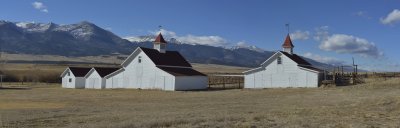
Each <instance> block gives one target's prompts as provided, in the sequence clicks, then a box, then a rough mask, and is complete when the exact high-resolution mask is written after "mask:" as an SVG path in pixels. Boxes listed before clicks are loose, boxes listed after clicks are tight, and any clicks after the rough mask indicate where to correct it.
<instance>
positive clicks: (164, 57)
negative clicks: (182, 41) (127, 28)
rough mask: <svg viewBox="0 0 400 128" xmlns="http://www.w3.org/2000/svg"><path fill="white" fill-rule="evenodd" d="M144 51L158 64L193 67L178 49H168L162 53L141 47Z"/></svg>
mask: <svg viewBox="0 0 400 128" xmlns="http://www.w3.org/2000/svg"><path fill="white" fill-rule="evenodd" d="M140 49H142V51H143V52H144V53H145V54H146V55H147V56H148V57H149V58H150V59H151V61H153V62H154V64H156V65H157V66H177V67H192V65H190V63H189V62H187V61H186V59H185V58H184V57H183V56H182V55H181V54H180V53H179V52H177V51H166V52H165V53H160V52H159V51H157V50H155V49H150V48H143V47H140Z"/></svg>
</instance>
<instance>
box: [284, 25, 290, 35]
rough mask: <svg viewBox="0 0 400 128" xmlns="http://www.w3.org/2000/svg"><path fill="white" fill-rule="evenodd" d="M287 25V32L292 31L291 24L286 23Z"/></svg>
mask: <svg viewBox="0 0 400 128" xmlns="http://www.w3.org/2000/svg"><path fill="white" fill-rule="evenodd" d="M285 26H286V29H287V33H290V24H289V23H286V24H285Z"/></svg>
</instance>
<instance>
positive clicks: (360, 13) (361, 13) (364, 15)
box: [354, 11, 372, 19]
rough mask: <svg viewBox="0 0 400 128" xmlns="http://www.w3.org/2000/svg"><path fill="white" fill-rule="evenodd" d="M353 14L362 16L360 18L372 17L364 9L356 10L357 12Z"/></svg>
mask: <svg viewBox="0 0 400 128" xmlns="http://www.w3.org/2000/svg"><path fill="white" fill-rule="evenodd" d="M354 15H355V16H358V17H362V18H367V19H372V17H371V16H369V15H368V13H367V12H365V11H358V12H356V13H354Z"/></svg>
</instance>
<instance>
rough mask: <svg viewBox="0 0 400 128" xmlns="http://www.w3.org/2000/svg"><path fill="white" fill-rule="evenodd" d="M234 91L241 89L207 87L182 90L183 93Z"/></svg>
mask: <svg viewBox="0 0 400 128" xmlns="http://www.w3.org/2000/svg"><path fill="white" fill-rule="evenodd" d="M235 89H242V88H215V87H211V88H210V87H209V88H207V89H194V90H184V92H208V91H224V90H235ZM178 91H179V90H178Z"/></svg>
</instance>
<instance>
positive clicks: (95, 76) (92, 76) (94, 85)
mask: <svg viewBox="0 0 400 128" xmlns="http://www.w3.org/2000/svg"><path fill="white" fill-rule="evenodd" d="M118 69H119V68H106V67H94V68H92V69H91V70H90V71H89V72H88V73H87V74H86V75H85V79H86V82H85V83H86V84H85V88H89V89H103V88H105V87H106V86H105V85H106V79H105V78H104V77H105V76H107V75H109V74H111V73H113V72H115V71H117V70H118Z"/></svg>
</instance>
